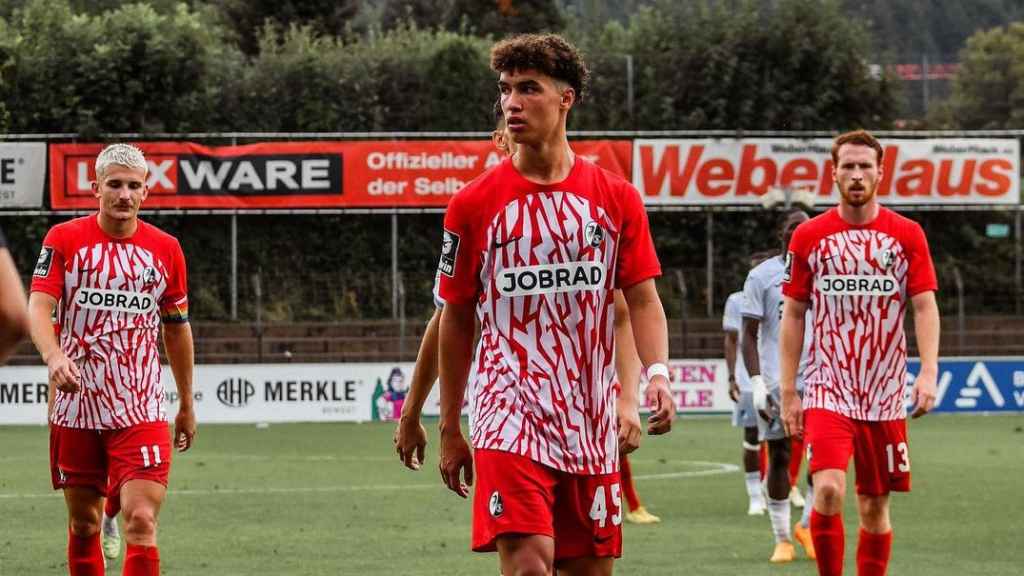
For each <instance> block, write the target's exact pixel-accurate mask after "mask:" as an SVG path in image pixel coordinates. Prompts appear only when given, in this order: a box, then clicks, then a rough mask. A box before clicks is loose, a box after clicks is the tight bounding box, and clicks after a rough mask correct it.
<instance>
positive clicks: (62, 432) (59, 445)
mask: <svg viewBox="0 0 1024 576" xmlns="http://www.w3.org/2000/svg"><path fill="white" fill-rule="evenodd" d="M170 471H171V432H170V430H169V429H168V427H167V422H147V423H145V424H136V425H135V426H131V427H129V428H122V429H120V430H86V429H81V428H66V427H64V426H54V425H51V426H50V476H51V478H52V481H53V489H54V490H62V489H64V488H67V487H70V486H88V487H92V488H94V489H95V490H96V491H97V492H99V493H100V494H103V495H105V496H107V497H112V496H115V495H117V494H118V492H120V490H121V486H122V485H123V484H124V483H125V482H127V481H128V480H152V481H154V482H159V483H161V484H163V485H164V486H167V478H168V476H169V475H170Z"/></svg>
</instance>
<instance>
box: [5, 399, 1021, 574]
mask: <svg viewBox="0 0 1024 576" xmlns="http://www.w3.org/2000/svg"><path fill="white" fill-rule="evenodd" d="M435 423H436V422H435V421H428V422H427V426H428V428H429V429H430V438H431V445H430V446H429V447H428V454H429V456H428V461H427V463H426V465H425V467H424V469H423V470H422V471H420V472H411V471H409V470H406V469H404V468H403V467H402V466H401V464H400V463H399V461H398V459H397V457H396V456H395V455H394V453H393V451H392V448H391V433H392V430H393V426H392V425H391V424H384V423H377V424H290V425H271V426H269V427H267V428H263V429H260V428H257V427H255V426H213V425H210V426H203V427H201V428H200V432H199V436H198V437H197V439H196V445H195V447H194V448H193V449H192V451H190V452H188V453H186V454H184V455H179V456H176V459H175V461H174V465H173V467H172V472H171V492H170V494H169V496H168V499H167V502H166V504H165V505H164V509H163V512H162V513H161V518H160V519H161V525H160V535H159V539H160V553H161V557H162V567H163V573H164V574H166V575H168V576H172V575H207V574H209V575H217V576H228V575H261V574H267V575H269V574H273V575H275V576H284V575H300V574H301V575H321V574H323V575H328V574H330V575H337V574H352V575H356V574H360V575H363V574H416V575H442V574H443V575H454V574H485V575H496V574H498V569H497V558H496V556H495V555H491V554H474V553H472V552H470V551H469V550H468V546H469V517H470V506H469V502H468V501H464V500H462V499H460V498H458V497H457V496H455V495H454V494H452V493H450V492H447V491H446V490H445V489H444V488H443V486H442V484H441V481H440V477H439V475H438V473H437V469H436V464H437V458H436V453H435V450H436V433H435V432H434V430H433V428H434V425H435ZM1022 427H1024V417H1022V416H1021V415H1009V416H941V415H933V416H929V417H926V418H924V419H922V420H919V421H913V422H912V423H911V426H910V436H911V462H912V466H913V468H912V470H913V475H914V476H913V487H914V491H913V492H911V493H910V494H897V495H894V497H893V507H892V516H893V523H894V526H895V541H894V546H893V560H892V563H891V566H890V570H889V573H890V574H891V575H894V576H901V575H917V574H921V575H928V576H945V575H951V576H952V575H957V576H961V575H982V574H983V575H988V576H994V575H1002V574H1005V575H1011V574H1021V573H1022V568H1021V567H1022V566H1024V548H1022V547H1021V545H1020V534H1021V531H1022V529H1024V506H1022V505H1021V480H1022V479H1024V432H1022ZM739 457H740V433H739V431H738V430H736V429H733V428H731V427H730V426H729V424H728V422H727V420H726V419H725V418H722V417H687V418H682V419H680V420H678V421H677V427H676V429H675V430H674V431H673V432H672V434H671V435H670V436H668V437H666V438H645V439H644V444H643V445H642V447H641V449H640V451H639V452H638V453H636V454H635V455H634V457H633V462H634V471H635V474H636V475H637V476H638V482H637V486H638V490H639V492H640V496H641V498H642V500H643V501H644V503H645V504H646V505H647V507H648V508H649V509H650V510H651V511H653V512H654V513H656V514H658V515H660V516H661V517H662V519H663V522H662V524H660V525H655V526H633V525H626V526H625V528H624V551H623V558H622V559H621V560H620V561H619V562H618V563H617V565H616V572H617V573H618V574H643V575H659V574H665V575H672V574H687V575H690V574H694V575H698V574H707V575H744V576H746V575H754V576H757V575H772V576H775V575H779V576H782V575H793V574H808V575H811V574H815V573H816V572H815V569H814V565H813V563H812V562H810V561H808V560H806V559H805V558H803V557H802V555H800V554H801V552H798V555H799V556H798V560H797V561H796V562H794V563H792V564H789V565H785V566H773V565H770V564H769V563H768V561H767V559H768V556H769V555H770V554H771V551H772V545H773V541H772V536H771V532H770V527H769V523H768V518H767V517H759V518H751V517H747V516H746V515H745V512H746V495H745V492H744V488H743V479H742V475H741V473H740V472H739V471H738V470H737V469H735V468H732V469H730V470H726V471H722V468H723V466H718V465H715V464H714V463H721V464H729V465H736V464H738V463H739ZM716 471H717V472H716ZM851 472H852V471H851ZM851 480H852V478H851ZM852 484H853V483H852V481H851V482H850V485H851V489H852ZM847 503H848V506H847V511H846V514H845V519H846V534H847V555H846V558H847V562H846V573H847V574H851V575H853V574H855V573H856V570H855V567H854V565H853V550H854V546H855V539H856V533H857V524H856V511H855V509H854V508H853V507H852V504H853V500H852V498H848V500H847ZM793 512H794V520H796V519H797V518H798V517H799V510H796V509H795V510H794V511H793ZM64 518H65V511H64V504H63V501H62V499H61V498H60V496H59V494H57V493H55V492H53V491H51V490H50V489H49V472H48V464H47V431H46V429H45V428H43V427H0V574H3V575H5V576H7V575H10V576H14V575H17V576H31V575H36V574H39V575H43V574H46V575H51V574H66V573H67V567H66V562H65V554H66V552H65V549H66V533H67V532H66V528H65V527H64V522H65V520H64ZM122 557H123V553H122ZM107 573H108V574H120V573H121V561H120V560H118V561H115V562H114V563H113V564H112V565H111V566H110V567H109V568H108V571H107Z"/></svg>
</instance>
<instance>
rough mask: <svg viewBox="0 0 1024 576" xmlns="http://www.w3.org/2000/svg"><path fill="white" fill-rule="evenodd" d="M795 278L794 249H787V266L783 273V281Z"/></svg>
mask: <svg viewBox="0 0 1024 576" xmlns="http://www.w3.org/2000/svg"><path fill="white" fill-rule="evenodd" d="M792 279H793V251H792V250H787V251H786V266H785V268H784V272H783V275H782V281H783V282H789V281H790V280H792Z"/></svg>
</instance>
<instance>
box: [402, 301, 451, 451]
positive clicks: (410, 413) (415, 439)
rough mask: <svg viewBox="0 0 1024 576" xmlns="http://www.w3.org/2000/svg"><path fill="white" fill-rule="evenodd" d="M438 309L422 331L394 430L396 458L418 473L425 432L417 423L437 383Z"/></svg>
mask: <svg viewBox="0 0 1024 576" xmlns="http://www.w3.org/2000/svg"><path fill="white" fill-rule="evenodd" d="M440 323H441V310H439V309H435V310H434V314H433V316H431V317H430V321H429V322H427V327H426V329H425V330H424V331H423V340H422V341H420V350H419V352H418V353H417V354H416V366H415V367H414V368H413V371H412V383H411V384H410V385H409V392H408V394H406V396H405V404H403V405H402V415H401V417H399V419H398V426H396V427H395V435H394V442H395V451H396V452H398V458H399V459H400V460H401V461H402V462H403V463H404V464H405V467H406V468H409V469H410V470H419V469H420V465H421V464H422V463H423V462H424V459H425V457H426V447H427V431H426V429H425V428H423V424H422V423H421V422H420V414H421V413H422V411H423V403H424V402H426V401H427V396H428V395H429V394H430V390H431V388H433V387H434V381H435V380H437V371H438V367H437V348H438V328H439V324H440Z"/></svg>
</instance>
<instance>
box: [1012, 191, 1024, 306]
mask: <svg viewBox="0 0 1024 576" xmlns="http://www.w3.org/2000/svg"><path fill="white" fill-rule="evenodd" d="M1021 208H1024V206H1020V205H1018V206H1017V211H1016V213H1015V214H1014V221H1013V222H1014V231H1013V232H1014V248H1015V250H1014V258H1013V264H1014V267H1013V280H1014V287H1015V288H1016V293H1015V294H1014V299H1013V301H1014V309H1015V310H1016V312H1017V315H1018V316H1020V308H1021V290H1022V281H1021V269H1020V268H1021V266H1020V265H1021V238H1020V233H1021V221H1020V220H1021V215H1020V212H1021Z"/></svg>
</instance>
